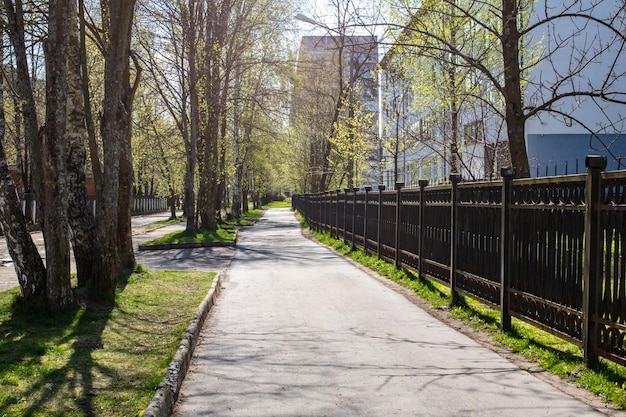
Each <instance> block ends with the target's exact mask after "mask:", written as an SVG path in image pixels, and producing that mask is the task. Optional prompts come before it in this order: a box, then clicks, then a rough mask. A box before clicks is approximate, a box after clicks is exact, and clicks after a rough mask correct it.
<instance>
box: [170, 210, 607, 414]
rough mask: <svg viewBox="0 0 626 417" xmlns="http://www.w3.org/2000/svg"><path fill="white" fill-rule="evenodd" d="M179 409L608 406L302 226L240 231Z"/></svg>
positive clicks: (269, 220) (291, 220)
mask: <svg viewBox="0 0 626 417" xmlns="http://www.w3.org/2000/svg"><path fill="white" fill-rule="evenodd" d="M223 286H224V289H223V291H222V295H221V296H220V299H219V301H218V304H217V306H216V307H214V310H213V312H212V313H211V316H210V318H209V319H208V320H207V323H206V327H205V328H204V330H203V332H202V334H201V340H200V342H199V344H198V346H197V347H196V350H195V353H194V359H193V362H192V365H191V368H190V371H189V373H188V374H187V376H186V378H185V380H184V383H183V386H182V391H181V400H180V401H179V404H178V406H177V409H176V411H175V416H177V417H187V416H194V417H196V416H285V417H287V416H288V417H298V416H315V417H321V416H342V417H350V416H372V417H374V416H376V417H381V416H542V415H546V416H600V415H604V414H602V413H600V412H599V411H597V410H595V409H593V408H591V407H590V406H588V405H586V404H584V403H583V402H580V401H578V400H576V399H574V398H572V397H570V396H568V395H566V394H564V393H563V392H561V391H560V390H558V389H556V388H554V387H553V386H552V385H550V384H548V383H546V382H544V381H542V380H540V379H538V378H536V377H534V376H533V375H531V374H530V373H528V372H526V371H523V370H521V369H519V368H518V367H517V366H515V365H514V364H512V363H511V362H509V361H507V360H506V359H504V358H502V357H501V356H499V355H498V354H497V353H495V352H493V351H491V350H489V349H486V348H483V347H482V346H481V345H479V344H477V343H476V342H475V341H473V340H472V339H470V338H468V337H467V336H465V335H463V334H461V333H459V332H457V331H455V330H453V329H451V328H450V327H448V326H447V325H445V324H443V323H441V322H440V321H438V320H436V319H434V318H433V317H432V316H430V315H428V314H427V313H426V312H424V311H423V310H422V309H420V308H419V307H417V306H416V305H415V304H413V303H411V302H410V301H408V300H407V299H406V298H405V297H404V296H402V295H400V294H399V293H397V292H395V291H393V290H391V289H389V288H388V287H387V286H385V285H383V284H381V283H380V282H379V281H378V280H376V279H374V278H372V277H371V276H370V275H368V274H367V273H365V272H363V271H362V270H360V269H358V268H356V267H354V266H353V265H352V264H351V263H349V262H347V261H346V260H344V259H342V258H341V257H340V256H338V255H336V254H334V253H333V252H331V251H330V250H328V249H326V248H325V247H323V246H321V245H319V244H317V243H315V242H313V241H311V240H309V239H307V238H305V237H303V236H302V234H301V231H300V227H299V225H298V223H297V221H296V219H295V217H294V215H293V213H291V211H290V210H288V209H272V210H268V211H267V212H266V214H265V216H264V217H263V218H262V219H261V221H260V222H259V223H258V224H257V225H256V226H255V227H253V228H247V229H245V230H244V231H242V232H241V233H240V236H239V242H238V246H237V249H236V251H235V256H234V259H233V261H232V263H231V265H230V267H229V268H228V271H227V274H226V278H225V280H224V284H223Z"/></svg>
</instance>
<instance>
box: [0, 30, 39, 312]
mask: <svg viewBox="0 0 626 417" xmlns="http://www.w3.org/2000/svg"><path fill="white" fill-rule="evenodd" d="M1 42H2V40H1V39H0V57H2V58H4V44H2V43H1ZM5 132H6V123H5V112H4V78H3V77H0V227H1V228H2V232H3V233H4V237H5V239H6V244H7V248H8V250H9V254H10V255H11V259H12V260H13V266H14V268H15V273H16V274H17V280H18V282H19V285H20V296H21V299H22V300H23V301H24V302H25V303H27V304H28V305H31V306H32V305H35V306H36V305H41V306H42V305H44V304H45V295H46V268H45V266H44V264H43V261H42V260H41V256H40V255H39V252H38V250H37V247H36V246H35V244H34V243H33V240H32V238H31V236H30V233H29V232H28V229H27V228H26V221H25V219H24V216H23V214H22V207H21V204H20V200H19V198H18V195H17V190H16V189H15V184H14V183H13V178H12V177H11V173H10V172H9V166H8V164H7V159H6V154H5V151H4V146H3V143H4V138H5Z"/></svg>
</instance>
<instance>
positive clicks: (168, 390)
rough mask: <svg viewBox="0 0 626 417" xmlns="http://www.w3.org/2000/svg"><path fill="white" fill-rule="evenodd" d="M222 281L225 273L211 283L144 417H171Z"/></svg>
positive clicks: (218, 275)
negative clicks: (199, 336)
mask: <svg viewBox="0 0 626 417" xmlns="http://www.w3.org/2000/svg"><path fill="white" fill-rule="evenodd" d="M222 280H223V273H219V274H217V276H216V277H215V279H214V280H213V284H212V285H211V289H210V290H209V292H208V293H207V295H206V297H204V300H202V303H200V306H199V307H198V310H197V311H196V314H194V316H193V318H192V319H191V322H190V323H189V326H188V327H187V330H186V331H185V335H184V336H183V338H182V340H181V341H180V346H179V347H178V350H177V351H176V354H175V355H174V359H172V361H171V362H170V365H169V368H168V369H167V372H166V374H165V377H164V378H163V381H162V382H161V383H160V384H159V388H158V389H157V391H156V394H154V397H152V401H151V402H150V405H149V406H148V408H146V411H145V412H144V414H143V417H169V416H171V415H172V413H173V412H174V405H175V404H176V401H177V400H178V395H179V394H180V387H181V385H182V383H183V379H185V375H186V374H187V370H188V369H189V364H190V363H191V357H192V356H193V351H194V349H195V347H196V343H197V341H198V335H199V334H200V331H201V330H202V327H203V325H204V321H205V320H206V317H207V316H208V314H209V311H210V310H211V308H212V307H213V306H214V305H215V302H216V301H217V297H218V296H219V293H220V288H221V283H222Z"/></svg>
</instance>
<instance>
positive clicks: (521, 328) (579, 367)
mask: <svg viewBox="0 0 626 417" xmlns="http://www.w3.org/2000/svg"><path fill="white" fill-rule="evenodd" d="M297 217H298V219H299V220H300V223H301V224H302V225H303V226H304V227H308V225H307V224H306V222H305V221H304V219H303V218H302V217H301V216H300V214H299V213H297ZM310 231H311V233H312V235H313V236H314V237H315V238H316V239H317V240H319V241H320V242H321V243H323V244H325V245H327V246H330V247H332V248H333V249H335V250H336V251H337V252H338V253H340V254H342V255H345V256H348V257H349V258H351V259H353V260H354V261H356V262H359V263H360V264H362V265H363V266H365V267H367V268H368V269H370V270H372V271H374V272H376V273H378V274H379V275H382V276H384V277H386V278H388V279H390V280H392V281H394V282H396V283H398V284H400V285H402V286H403V287H405V288H409V289H411V290H413V291H414V292H415V293H416V294H417V295H418V296H420V297H421V298H422V299H425V300H426V301H428V302H429V303H430V304H431V305H432V306H433V307H435V308H438V309H441V308H444V309H448V306H449V305H450V302H451V296H450V291H449V289H448V288H447V287H446V286H444V285H441V284H439V283H437V282H435V281H431V280H428V279H422V280H420V279H418V277H417V274H415V273H413V272H412V271H409V270H407V269H405V268H402V269H398V268H396V266H395V265H394V264H393V263H390V262H386V261H384V260H382V259H379V258H378V257H377V256H375V255H371V254H369V253H366V252H365V251H364V250H363V249H360V248H353V247H352V245H351V244H349V243H345V242H344V241H343V240H342V239H335V238H333V237H332V236H330V235H329V234H328V233H320V232H317V231H314V230H312V229H310ZM449 311H450V314H451V315H452V317H453V318H454V319H457V320H461V321H462V322H463V323H464V324H465V325H469V326H471V327H472V328H473V330H474V331H477V332H481V333H483V334H487V335H489V336H490V337H491V338H492V340H493V341H494V342H496V343H497V344H499V345H500V346H503V347H506V348H509V349H510V350H511V351H512V352H514V353H516V354H518V355H521V356H522V357H524V358H526V359H527V360H529V361H531V362H533V363H535V364H536V365H537V366H538V367H540V368H541V369H543V370H545V371H547V372H550V373H552V374H555V375H557V376H559V377H561V378H562V379H565V380H567V381H569V382H573V383H576V384H578V385H579V386H581V387H582V388H584V389H586V390H587V391H589V392H591V393H593V394H596V395H598V396H599V397H600V398H602V399H603V400H604V401H606V402H609V403H611V404H613V405H615V406H617V407H620V408H622V409H626V367H624V366H621V365H618V364H616V363H614V362H611V361H608V360H605V359H603V358H599V360H598V361H597V363H595V364H594V365H593V366H589V367H587V366H585V365H584V364H583V352H582V349H581V348H579V347H578V346H576V345H573V344H571V343H569V342H567V341H564V340H563V339H561V338H558V337H556V336H553V335H551V334H549V333H547V332H545V331H542V330H540V329H538V328H536V327H534V326H532V325H530V324H527V323H525V322H523V321H521V320H517V319H515V318H514V319H513V320H512V330H511V331H510V332H508V333H503V332H501V331H500V330H499V328H500V314H499V312H498V311H495V310H493V309H491V308H489V307H488V306H486V305H484V304H482V303H480V302H478V301H476V300H474V299H472V298H470V297H463V298H462V303H461V305H457V306H454V307H452V308H450V310H449Z"/></svg>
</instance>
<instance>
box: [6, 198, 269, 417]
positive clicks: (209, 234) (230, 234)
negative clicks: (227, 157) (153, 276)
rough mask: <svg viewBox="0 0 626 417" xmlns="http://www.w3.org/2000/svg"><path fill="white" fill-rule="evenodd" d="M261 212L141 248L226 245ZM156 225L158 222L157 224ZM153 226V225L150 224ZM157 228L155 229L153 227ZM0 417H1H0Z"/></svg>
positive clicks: (176, 234) (179, 233) (168, 236)
mask: <svg viewBox="0 0 626 417" xmlns="http://www.w3.org/2000/svg"><path fill="white" fill-rule="evenodd" d="M263 213H264V211H263V210H248V211H247V212H246V213H242V214H241V217H240V218H238V219H227V220H224V221H223V222H222V223H221V224H219V225H218V228H217V230H202V229H200V230H193V231H187V230H180V231H176V232H172V233H168V234H166V235H163V236H161V237H159V238H156V239H153V240H151V241H149V242H146V243H144V244H142V245H141V246H144V245H145V246H149V245H168V244H181V243H226V242H234V241H235V238H236V236H237V227H244V226H251V225H253V224H254V223H256V222H257V221H258V220H259V219H260V218H261V217H262V216H263ZM157 223H158V222H157ZM151 224H154V223H151ZM155 228H157V227H155ZM0 417H2V416H1V415H0Z"/></svg>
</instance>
